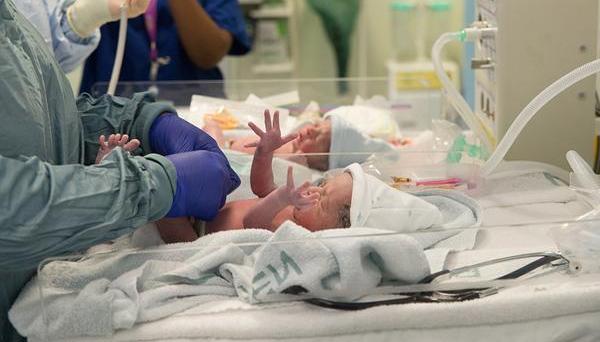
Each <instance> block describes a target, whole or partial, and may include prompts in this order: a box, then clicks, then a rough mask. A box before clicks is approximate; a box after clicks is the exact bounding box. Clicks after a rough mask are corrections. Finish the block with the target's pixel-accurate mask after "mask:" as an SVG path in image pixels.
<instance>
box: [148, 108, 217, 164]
mask: <svg viewBox="0 0 600 342" xmlns="http://www.w3.org/2000/svg"><path fill="white" fill-rule="evenodd" d="M150 147H151V148H152V151H153V152H156V153H158V154H162V155H163V156H167V155H170V154H176V153H182V152H190V151H211V152H216V153H219V154H221V155H223V152H222V151H221V149H220V148H219V145H218V144H217V142H216V141H215V139H213V138H212V137H211V136H210V135H208V134H206V132H204V131H203V130H201V129H199V128H198V127H196V126H194V125H192V124H191V123H189V122H187V121H185V120H183V119H181V118H180V117H178V116H177V115H176V114H173V113H165V114H162V115H160V116H158V117H157V118H156V119H155V120H154V122H152V126H151V127H150ZM223 156H224V155H223Z"/></svg>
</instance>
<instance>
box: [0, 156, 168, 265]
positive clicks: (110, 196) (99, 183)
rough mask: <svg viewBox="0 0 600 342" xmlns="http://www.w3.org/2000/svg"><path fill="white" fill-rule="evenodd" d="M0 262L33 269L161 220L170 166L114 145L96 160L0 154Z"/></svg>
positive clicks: (154, 157)
mask: <svg viewBox="0 0 600 342" xmlns="http://www.w3.org/2000/svg"><path fill="white" fill-rule="evenodd" d="M0 174H2V177H0V208H2V209H1V210H0V267H1V268H2V269H5V270H23V269H33V268H35V267H36V265H38V264H39V262H41V261H42V260H43V259H45V258H47V257H50V256H57V255H62V254H66V253H73V252H76V251H80V250H84V249H86V248H88V247H90V246H92V245H94V244H97V243H99V242H102V241H106V240H109V239H113V238H116V237H118V236H120V235H122V234H125V233H128V232H130V231H132V230H133V229H134V228H135V227H138V226H140V225H142V224H145V223H147V222H149V221H154V220H157V219H159V218H161V217H163V216H164V215H165V214H166V213H167V212H168V211H169V209H170V208H171V204H172V201H173V194H174V191H175V190H174V189H175V184H176V171H175V169H174V168H173V165H172V164H171V163H170V162H169V161H168V160H166V159H165V158H164V157H162V156H159V155H149V156H147V157H145V158H143V157H130V156H128V155H126V154H125V153H123V151H122V150H121V149H116V150H115V151H113V153H111V154H110V155H109V156H108V157H107V158H106V159H105V160H104V161H103V162H102V164H101V165H93V166H83V165H60V166H59V165H51V164H49V163H46V162H43V161H41V160H40V159H39V158H37V157H19V158H8V157H4V156H0Z"/></svg>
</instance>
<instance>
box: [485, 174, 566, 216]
mask: <svg viewBox="0 0 600 342" xmlns="http://www.w3.org/2000/svg"><path fill="white" fill-rule="evenodd" d="M500 175H503V177H500ZM481 188H482V190H481V192H480V193H479V194H478V195H477V199H478V202H479V204H480V205H481V206H482V207H483V208H492V207H508V206H517V205H523V204H533V203H566V202H571V201H574V200H576V199H577V195H576V193H575V191H572V190H570V189H569V188H568V187H567V186H566V185H565V184H564V183H563V182H562V181H561V180H560V179H558V178H557V177H555V176H553V175H552V174H550V173H548V172H545V171H537V170H532V171H529V172H526V170H515V171H506V172H503V173H502V174H498V175H495V177H494V178H492V179H488V180H486V181H485V183H484V184H483V186H482V187H481Z"/></svg>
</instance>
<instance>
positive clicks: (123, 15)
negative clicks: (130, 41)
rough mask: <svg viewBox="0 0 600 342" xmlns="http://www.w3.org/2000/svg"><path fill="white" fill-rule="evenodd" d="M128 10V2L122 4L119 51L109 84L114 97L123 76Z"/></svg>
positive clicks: (109, 89)
mask: <svg viewBox="0 0 600 342" xmlns="http://www.w3.org/2000/svg"><path fill="white" fill-rule="evenodd" d="M127 9H128V2H127V0H124V1H123V3H122V4H121V9H120V18H119V40H118V42H117V51H115V63H114V64H113V70H112V73H111V75H110V82H109V83H108V90H107V92H106V93H107V94H108V95H114V94H115V90H116V89H117V83H118V82H119V75H120V74H121V66H122V65H123V56H124V54H125V42H126V41H127Z"/></svg>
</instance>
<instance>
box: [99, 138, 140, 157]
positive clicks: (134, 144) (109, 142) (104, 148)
mask: <svg viewBox="0 0 600 342" xmlns="http://www.w3.org/2000/svg"><path fill="white" fill-rule="evenodd" d="M98 143H99V144H100V148H99V149H98V155H97V156H96V164H100V162H101V161H102V160H103V159H104V158H106V156H107V155H108V154H109V153H110V152H111V151H112V150H114V149H115V148H117V147H121V148H123V149H124V150H125V151H127V152H132V151H135V150H136V149H137V148H138V147H140V141H139V140H137V139H131V141H130V140H129V136H128V135H127V134H123V135H121V134H111V135H109V136H108V139H106V137H105V136H104V135H101V136H100V138H98Z"/></svg>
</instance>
